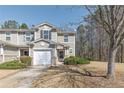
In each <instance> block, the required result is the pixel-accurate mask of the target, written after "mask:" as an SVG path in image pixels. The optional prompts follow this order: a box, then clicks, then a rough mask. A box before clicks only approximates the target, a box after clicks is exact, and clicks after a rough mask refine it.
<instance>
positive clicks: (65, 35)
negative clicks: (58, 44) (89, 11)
mask: <svg viewBox="0 0 124 93" xmlns="http://www.w3.org/2000/svg"><path fill="white" fill-rule="evenodd" d="M65 36H67V37H66V38H65ZM65 39H67V41H66V42H68V35H66V34H65V35H64V42H65Z"/></svg>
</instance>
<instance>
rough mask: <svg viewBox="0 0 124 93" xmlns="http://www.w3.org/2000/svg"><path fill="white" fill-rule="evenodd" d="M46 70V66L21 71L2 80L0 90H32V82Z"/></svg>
mask: <svg viewBox="0 0 124 93" xmlns="http://www.w3.org/2000/svg"><path fill="white" fill-rule="evenodd" d="M46 68H47V67H45V66H34V67H30V68H27V69H24V70H21V71H19V72H18V73H16V74H14V75H11V76H8V77H6V78H4V79H0V88H30V87H32V86H31V83H32V81H33V80H35V79H36V78H37V77H38V75H40V74H41V73H42V71H43V70H45V69H46Z"/></svg>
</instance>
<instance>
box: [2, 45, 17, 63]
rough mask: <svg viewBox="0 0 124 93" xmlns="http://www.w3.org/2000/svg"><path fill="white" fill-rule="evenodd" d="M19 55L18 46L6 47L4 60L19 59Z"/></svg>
mask: <svg viewBox="0 0 124 93" xmlns="http://www.w3.org/2000/svg"><path fill="white" fill-rule="evenodd" d="M18 57H19V52H18V48H14V47H9V46H6V47H4V61H10V60H17V59H18Z"/></svg>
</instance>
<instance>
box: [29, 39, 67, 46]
mask: <svg viewBox="0 0 124 93" xmlns="http://www.w3.org/2000/svg"><path fill="white" fill-rule="evenodd" d="M39 41H44V42H47V43H50V44H55V45H60V46H64V47H69V46H68V45H66V44H62V43H58V42H54V41H51V40H46V39H43V38H40V39H37V40H35V41H32V42H31V43H30V44H34V43H36V42H39Z"/></svg>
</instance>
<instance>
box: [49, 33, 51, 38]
mask: <svg viewBox="0 0 124 93" xmlns="http://www.w3.org/2000/svg"><path fill="white" fill-rule="evenodd" d="M49 39H50V40H51V31H49Z"/></svg>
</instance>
